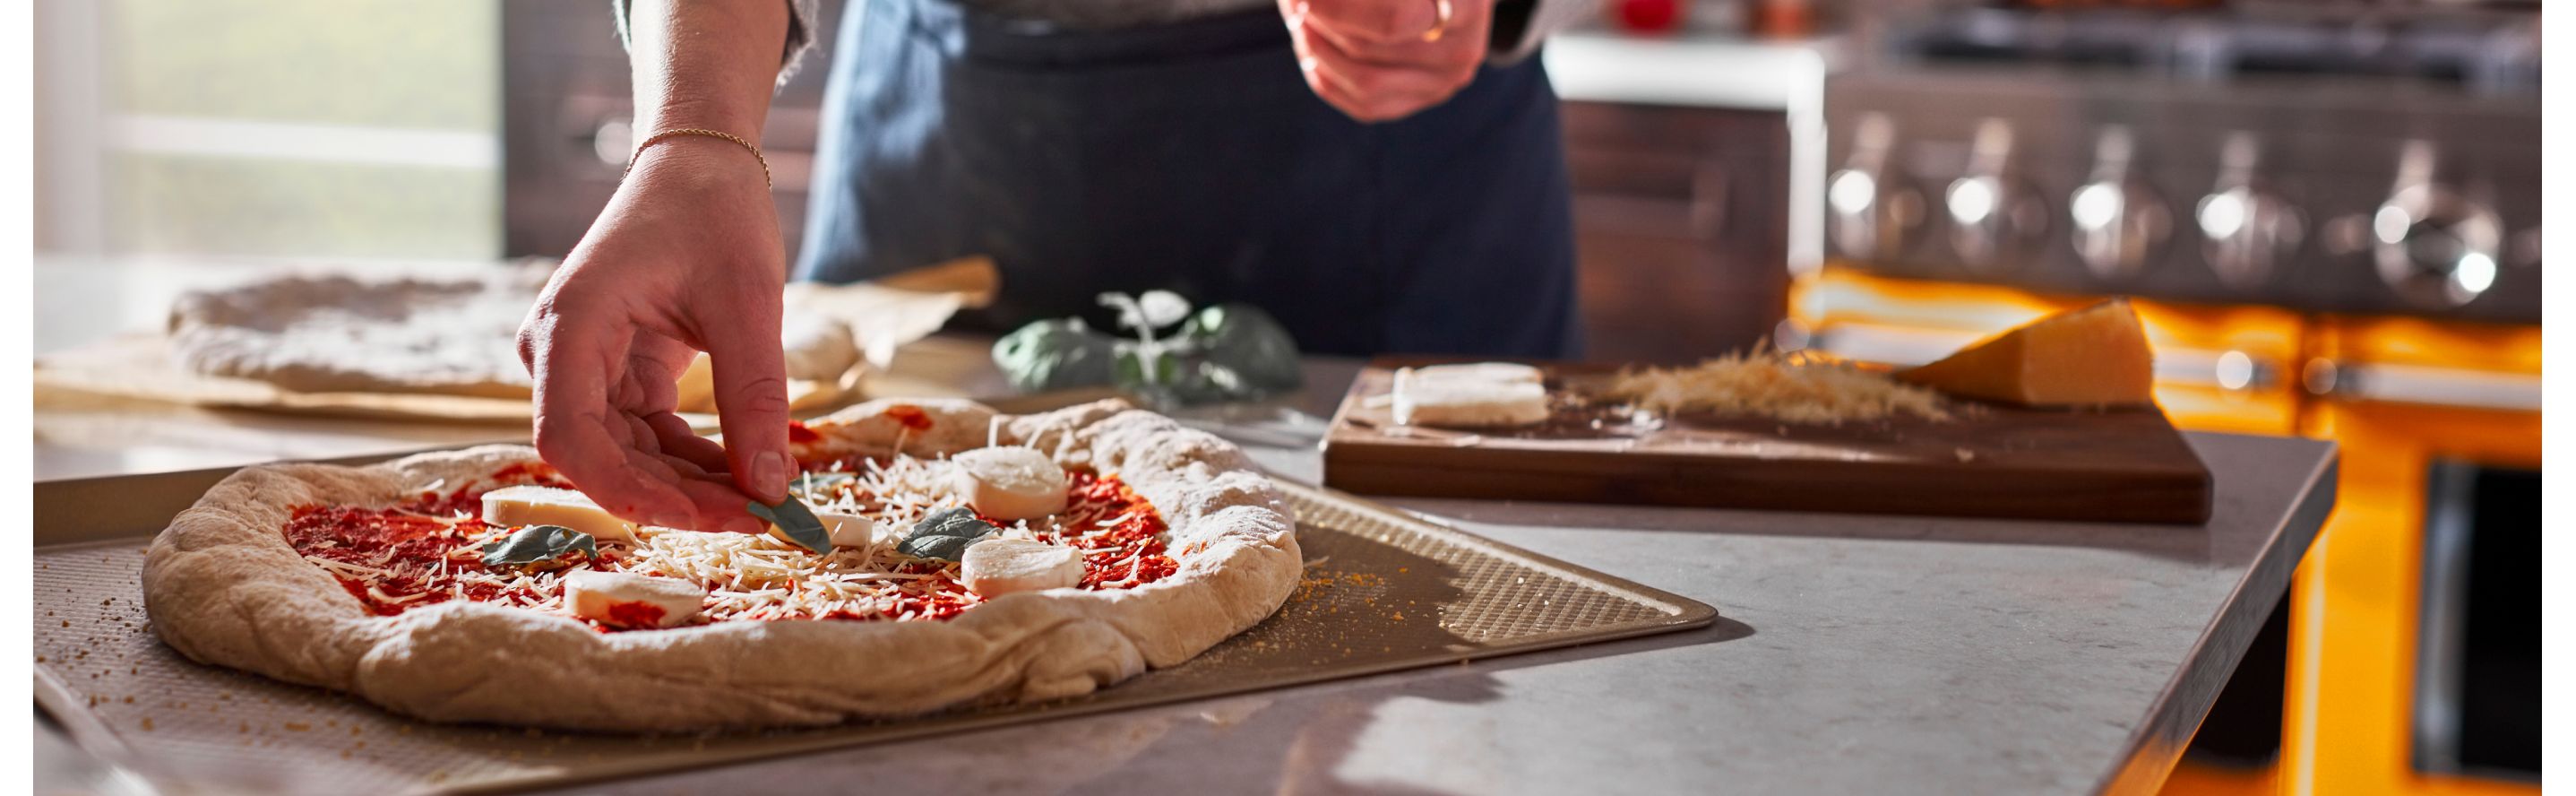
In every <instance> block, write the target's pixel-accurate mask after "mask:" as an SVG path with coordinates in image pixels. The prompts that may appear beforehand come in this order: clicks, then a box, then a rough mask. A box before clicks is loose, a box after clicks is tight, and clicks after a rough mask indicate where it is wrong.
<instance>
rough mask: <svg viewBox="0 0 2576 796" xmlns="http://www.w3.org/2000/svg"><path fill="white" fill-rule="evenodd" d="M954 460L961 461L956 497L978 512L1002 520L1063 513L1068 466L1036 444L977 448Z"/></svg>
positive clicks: (953, 459)
mask: <svg viewBox="0 0 2576 796" xmlns="http://www.w3.org/2000/svg"><path fill="white" fill-rule="evenodd" d="M950 460H951V461H954V462H956V463H957V475H956V481H955V487H956V489H957V493H958V495H959V496H960V497H964V498H965V499H966V503H967V504H968V505H971V506H974V507H975V511H976V512H977V513H979V514H982V515H984V516H987V517H991V518H993V519H997V520H1001V521H1003V522H1010V521H1012V520H1034V519H1038V518H1040V517H1045V516H1047V515H1050V514H1054V513H1056V512H1059V511H1063V510H1064V506H1065V501H1066V500H1067V498H1068V496H1067V491H1068V490H1070V489H1072V482H1071V481H1068V480H1067V479H1066V478H1065V477H1064V468H1062V467H1057V466H1056V464H1055V460H1054V459H1051V458H1047V455H1046V454H1045V453H1044V452H1042V451H1039V450H1038V449H1036V448H1028V447H1021V446H1016V445H1012V446H1003V447H995V448H976V449H974V450H970V451H964V452H961V453H958V454H957V455H956V456H953V457H951V458H950Z"/></svg>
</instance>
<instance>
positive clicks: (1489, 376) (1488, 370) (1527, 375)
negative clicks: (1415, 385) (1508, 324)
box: [1406, 362, 1546, 384]
mask: <svg viewBox="0 0 2576 796" xmlns="http://www.w3.org/2000/svg"><path fill="white" fill-rule="evenodd" d="M1406 371H1407V372H1409V373H1411V374H1412V375H1411V376H1410V378H1412V379H1413V380H1415V381H1424V382H1433V381H1474V382H1486V383H1503V384H1510V383H1515V382H1529V383H1531V384H1537V383H1539V382H1542V381H1545V380H1546V374H1544V373H1541V372H1539V369H1538V368H1534V367H1531V366H1528V365H1523V364H1520V363H1517V362H1469V363H1465V364H1460V365H1426V366H1423V367H1419V368H1407V369H1406Z"/></svg>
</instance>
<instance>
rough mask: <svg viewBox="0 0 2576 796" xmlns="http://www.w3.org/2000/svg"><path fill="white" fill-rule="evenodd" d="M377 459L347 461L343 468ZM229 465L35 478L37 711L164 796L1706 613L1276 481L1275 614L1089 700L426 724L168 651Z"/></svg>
mask: <svg viewBox="0 0 2576 796" xmlns="http://www.w3.org/2000/svg"><path fill="white" fill-rule="evenodd" d="M387 458H391V457H388V456H373V457H364V458H360V459H352V460H341V461H342V462H343V463H350V464H357V463H364V462H370V461H380V460H383V459H387ZM229 472H231V470H230V469H218V470H202V471H191V472H180V473H167V474H158V475H140V476H120V477H111V478H92V479H79V480H69V481H53V482H44V483H38V484H36V485H35V497H36V506H35V508H36V512H35V515H36V520H37V522H36V549H35V572H34V575H35V578H34V582H35V625H36V627H35V640H34V641H35V654H36V655H37V656H38V657H37V659H36V678H35V679H36V702H37V705H38V707H39V708H40V709H42V710H43V711H45V712H46V713H48V714H50V715H51V716H52V717H53V718H54V719H55V720H56V721H58V722H59V723H60V724H61V725H62V727H63V729H64V731H65V733H66V734H68V735H69V736H70V737H71V738H72V739H73V741H74V742H75V743H77V744H79V745H80V746H81V747H82V748H83V749H86V750H88V751H90V752H92V753H94V754H96V755H98V756H100V757H101V758H103V759H105V760H106V761H107V762H109V763H112V764H114V765H118V766H121V767H123V768H125V769H127V770H128V771H127V773H130V774H132V775H134V776H138V777H141V778H143V779H145V780H147V781H149V782H151V783H153V784H156V785H160V786H163V787H165V788H169V789H173V790H183V791H211V792H254V793H474V792H497V791H509V790H517V789H524V788H533V787H540V786H554V785H563V784H567V783H572V782H582V781H593V780H601V779H609V778H616V777H630V776H636V775H642V774H649V773H653V772H659V771H669V770H674V769H681V768H690V767H700V766H708V765H714V764H718V763H727V762H735V761H742V760H748V759H753V758H761V757H773V756H780V755H788V754H795V753H800V752H812V751H817V750H823V749H830V748H835V747H846V746H853V745H858V744H866V743H875V742H881V741H890V740H897V739H909V738H916V737H921V736H926V735H933V734H940V733H953V732H960V731H965V730H972V729H978V728H986V727H995V726H1000V725H1006V724H1016V723H1023V722H1033V721H1041V720H1046V719H1051V718H1057V717H1064V716H1076V715H1083V714H1090V713H1100V712H1104V711H1113V710H1121V709H1127V708H1136V707H1144V706H1149V705H1159V704H1165V703H1171V702H1180V701H1185V700H1197V699H1207V698H1211V697H1218V696H1223V695H1229V694H1237V693H1243V692H1248V691H1256V690H1261V689H1270V688H1279V687H1283V686H1291V685H1297V684H1301V683H1312V682H1317V681H1322V680H1331V679H1337V678H1347V677H1358V676H1362V675H1368V674H1375V673H1380V672H1387V671H1393V670H1398V669H1407V668H1414V667H1423V666H1433V665H1439V664H1447V663H1456V662H1459V661H1463V660H1469V659H1477V658H1488V657H1493V656H1497V655H1507V654H1512V653H1520V652H1529V651H1534V650H1542V649H1550V648H1556V647H1565V646H1572V645H1576V644H1587V643H1592V642H1599V641H1607V640H1611V639H1620V638H1629V637H1634V636H1642V635H1648V634H1654V633H1664V632H1671V631H1676V630H1684V629H1689V628H1696V627H1702V626H1706V625H1708V624H1709V623H1711V622H1712V621H1714V620H1715V619H1716V617H1717V611H1716V610H1715V609H1713V608H1711V607H1709V606H1708V605H1706V604H1703V603H1699V602H1695V601H1692V600H1688V599H1684V598H1681V597H1678V596H1675V595H1673V594H1670V593H1666V592H1663V591H1658V590H1655V589H1651V588H1647V587H1645V586H1641V585H1638V584H1635V583H1631V582H1629V581H1626V580H1623V579H1620V578H1616V577H1611V576H1609V575H1604V574H1602V573H1599V572H1594V571H1592V570H1589V569H1584V568H1582V567H1578V566H1574V565H1571V564H1567V563H1564V562H1562V561H1557V560H1555V559H1551V558H1547V557H1545V556H1540V555H1536V554H1533V553H1529V552H1527V551H1523V550H1519V549H1516V548H1513V547H1510V546H1507V545H1502V544H1498V543H1495V542H1493V541H1490V540H1487V539H1484V538H1481V537H1478V536H1474V535H1471V534H1467V533H1464V532H1460V531H1458V530H1455V529H1451V528H1447V527H1443V526H1441V525H1438V524H1434V523H1432V522H1428V521H1425V520H1423V519H1421V518H1418V517H1415V516H1413V515H1409V514H1406V513H1403V512H1400V511H1397V510H1394V509H1390V508H1387V507H1384V506H1380V505H1377V504H1374V503H1370V502H1367V501H1363V500H1360V499H1357V498H1353V497H1351V496H1348V495H1344V494H1341V493H1337V492H1331V491H1327V490H1323V489H1318V488H1315V487H1310V486H1304V485H1300V484H1295V483H1291V482H1286V481H1282V482H1281V483H1280V487H1281V488H1282V489H1283V490H1285V491H1286V493H1287V495H1288V497H1289V501H1290V503H1291V504H1292V505H1294V507H1295V508H1296V512H1297V520H1298V542H1299V544H1300V545H1301V546H1302V547H1303V549H1304V552H1305V555H1306V559H1307V571H1306V574H1305V577H1304V580H1303V582H1301V583H1300V584H1299V586H1298V588H1297V589H1296V592H1295V593H1294V594H1293V595H1292V596H1290V597H1289V599H1288V602H1287V604H1286V605H1285V606H1283V607H1282V608H1281V609H1280V610H1279V612H1278V613H1277V614H1276V615H1273V616H1272V617H1270V618H1269V619H1268V620H1265V621H1263V622H1262V623H1261V624H1259V625H1257V626H1255V627H1253V628H1252V629H1251V630H1249V631H1246V632H1245V633H1243V634H1241V635H1239V636H1236V637H1235V638H1232V639H1228V640H1227V641H1225V642H1224V643H1222V644H1219V645H1217V646H1216V647H1215V648H1214V649H1211V650H1209V651H1208V652H1207V653H1206V654H1204V655H1201V656H1199V657H1198V658H1195V659H1193V660H1191V661H1189V662H1187V663H1185V664H1182V665H1180V666H1177V667H1173V668H1170V669H1164V670H1158V671H1152V672H1148V673H1146V674H1144V675H1142V676H1140V677H1137V678H1136V679H1134V680H1130V681H1128V682H1126V683H1124V684H1121V685H1118V686H1115V687H1112V688H1108V689H1104V690H1102V691H1099V692H1097V693H1094V694H1091V695H1089V696H1084V697H1078V698H1073V699H1067V700H1059V701H1054V702H1048V703H1041V704H1033V705H1019V706H1010V707H1000V708H985V709H974V710H958V711H950V712H945V713H939V714H933V715H930V716H925V717H920V718H914V719H908V720H900V721H882V722H864V723H852V724H844V725H838V726H833V727H825V728H815V729H804V730H783V731H767V732H736V733H718V734H701V735H661V736H645V737H637V736H618V735H599V734H580V733H562V732H553V731H539V730H530V729H520V728H509V727H499V726H490V725H440V724H431V723H426V722H421V721H415V720H412V719H409V718H405V717H402V716H397V715H394V714H392V713H388V712H385V711H383V710H380V709H377V708H376V707H374V706H372V705H369V704H367V703H365V702H363V701H360V700H357V699H355V698H352V697H347V696H343V695H340V694H336V693H333V692H328V691H322V690H318V689H312V688H305V687H301V686H293V685H287V684H283V683H279V682H275V681H271V680H267V679H265V678H261V677H258V676H254V675H249V674H243V673H240V672H236V671H232V670H229V669H222V668H217V667H210V666H202V665H199V664H196V663H192V662H190V661H188V660H187V659H185V658H183V657H181V656H179V655H178V654H177V653H176V652H173V651H171V650H170V648H168V647H166V646H163V645H162V644H161V642H160V640H159V639H158V638H157V637H155V636H154V635H152V632H151V630H150V628H149V626H148V621H147V619H146V617H145V613H144V608H143V605H142V587H141V584H140V574H141V571H142V565H143V551H144V549H145V547H146V546H147V545H149V543H150V541H151V538H152V535H153V534H155V533H158V532H159V531H160V530H161V528H162V526H163V525H165V524H166V523H167V522H168V521H169V518H170V517H171V516H173V515H175V514H177V513H178V512H179V511H180V510H181V509H184V508H186V507H187V506H188V505H190V504H191V503H193V502H195V501H196V499H197V497H198V496H199V495H200V494H201V493H203V492H204V491H205V490H206V488H207V487H209V486H211V485H212V484H213V483H214V482H215V481H217V480H220V479H221V478H222V477H223V476H224V475H226V474H227V473H229Z"/></svg>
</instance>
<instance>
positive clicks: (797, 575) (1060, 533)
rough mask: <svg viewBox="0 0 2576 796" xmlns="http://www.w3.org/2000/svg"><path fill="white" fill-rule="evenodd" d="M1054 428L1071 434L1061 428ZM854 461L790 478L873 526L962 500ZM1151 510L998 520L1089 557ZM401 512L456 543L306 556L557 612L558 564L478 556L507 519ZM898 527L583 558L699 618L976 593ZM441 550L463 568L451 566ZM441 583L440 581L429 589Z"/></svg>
mask: <svg viewBox="0 0 2576 796" xmlns="http://www.w3.org/2000/svg"><path fill="white" fill-rule="evenodd" d="M997 430H998V429H997ZM1063 437H1065V438H1070V437H1071V434H1070V431H1069V430H1068V432H1067V433H1065V434H1064V435H1063ZM861 462H862V465H861V469H860V470H859V471H856V472H847V473H845V474H843V473H837V472H836V473H835V474H830V475H825V476H824V477H816V476H815V475H814V474H809V475H808V476H807V477H805V478H801V479H799V480H798V483H797V488H798V491H799V492H800V493H802V494H801V495H800V497H801V498H803V499H804V500H805V502H806V503H807V505H809V506H812V507H813V508H815V509H817V510H820V511H826V512H834V513H842V514H856V515H864V516H867V517H869V518H870V519H871V520H873V521H875V522H877V523H878V524H879V525H880V526H884V527H891V528H906V529H908V528H909V527H911V526H912V525H914V524H916V523H918V522H920V521H921V520H922V519H923V518H925V517H927V516H929V515H931V514H933V513H937V512H939V511H942V510H946V509H949V508H952V507H957V506H962V505H965V500H964V499H963V497H962V496H960V495H958V494H956V493H955V491H954V490H953V488H952V487H951V486H950V484H951V483H953V482H954V480H955V479H954V478H953V475H954V470H955V468H956V467H957V466H958V465H956V464H955V463H954V462H951V461H949V460H946V459H921V458H915V457H911V456H903V455H898V456H895V457H893V458H892V459H891V460H884V461H881V460H877V459H873V458H870V459H863V460H861ZM843 475H846V477H842V476H843ZM1150 512H1151V509H1150V508H1149V507H1140V506H1136V505H1133V504H1127V503H1117V502H1112V503H1092V502H1086V501H1074V502H1073V503H1072V505H1071V506H1070V507H1069V508H1068V509H1067V510H1066V511H1064V512H1062V513H1060V514H1057V515H1053V516H1049V517H1043V518H1039V519H1036V520H1022V521H1015V522H1012V523H1009V524H1007V525H1001V526H998V527H999V528H1000V530H1001V533H1002V535H1004V536H1007V537H1015V538H1023V539H1032V540H1037V541H1042V542H1046V543H1049V544H1058V545H1065V546H1068V547H1073V548H1075V549H1077V550H1081V551H1082V552H1083V553H1084V554H1085V555H1086V556H1089V555H1092V554H1099V553H1103V552H1105V551H1119V550H1120V547H1121V546H1120V543H1118V542H1117V541H1115V540H1114V539H1112V540H1105V541H1094V540H1093V539H1092V537H1094V536H1095V535H1103V536H1105V534H1104V532H1106V531H1109V530H1111V529H1114V528H1117V527H1119V526H1120V525H1122V524H1124V523H1128V522H1131V521H1134V520H1137V519H1140V518H1146V517H1149V516H1150ZM411 516H414V517H423V518H426V519H431V520H435V521H438V522H441V523H444V524H446V525H447V526H448V527H449V529H450V530H449V531H448V532H449V533H452V534H456V538H458V539H459V540H460V541H461V543H460V544H456V545H455V546H454V547H451V548H448V549H447V551H446V552H445V553H444V554H443V555H439V556H436V557H435V560H434V561H410V562H405V563H404V564H401V565H395V566H394V567H393V568H390V569H389V568H386V567H381V566H367V565H363V564H355V563H349V562H347V561H339V560H333V559H329V558H324V557H321V556H312V555H308V556H305V558H306V560H308V561H311V562H313V563H314V564H315V565H317V566H320V567H323V568H324V569H325V570H327V571H330V572H331V573H333V574H334V575H336V576H339V577H340V578H342V579H343V581H344V582H347V583H349V585H350V586H351V588H353V589H359V590H361V591H363V592H364V593H365V594H366V596H369V597H372V598H374V599H375V600H377V601H379V602H381V603H383V604H386V605H393V606H402V605H406V604H411V603H416V602H417V601H420V600H424V599H428V598H430V597H432V596H437V597H440V598H442V599H457V600H466V599H472V600H480V601H484V602H490V603H496V604H502V605H511V606H517V607H522V608H528V609H532V610H538V611H549V612H562V611H564V610H566V606H565V605H564V602H563V582H562V575H561V573H560V572H556V571H542V570H536V569H518V570H500V571H494V570H487V569H484V568H482V567H481V566H480V565H479V560H480V557H481V553H480V551H481V549H482V547H483V545H484V544H486V543H489V542H493V541H496V540H499V539H502V538H505V537H507V536H508V535H509V534H510V533H512V532H513V531H514V530H516V529H515V528H510V527H501V526H489V525H484V524H482V523H481V522H477V521H474V520H475V518H474V517H472V516H471V513H470V512H460V513H458V514H457V516H454V517H436V516H426V515H421V514H413V515H411ZM900 536H901V534H885V535H884V538H880V539H878V540H876V541H875V542H874V543H872V544H870V545H869V546H867V547H864V548H851V547H845V548H836V549H833V550H831V551H829V552H826V553H822V554H816V553H813V552H810V551H807V550H805V549H803V548H800V547H796V546H794V545H792V544H789V543H787V542H783V541H780V540H778V539H776V538H773V537H770V536H767V535H750V534H736V533H722V532H697V531H684V530H672V529H649V528H648V529H647V530H646V532H645V535H644V536H643V537H642V538H641V539H640V540H639V541H636V542H634V543H626V542H618V541H610V540H605V539H603V540H599V551H600V555H599V558H598V559H597V560H596V561H593V562H590V563H589V564H586V565H584V566H592V567H596V568H599V569H606V570H612V571H622V572H630V573H636V574H642V575H650V576H656V577H665V578H674V579H678V580H684V581H689V582H692V583H696V584H699V585H700V586H702V587H705V588H706V589H708V597H707V602H706V605H705V608H704V610H703V611H702V612H701V615H702V616H703V617H705V619H706V620H707V621H722V620H729V619H814V618H827V617H855V618H869V617H886V618H897V619H909V618H920V617H923V616H927V615H930V614H928V613H926V612H925V610H924V606H925V605H929V604H930V603H927V602H925V600H926V599H935V600H937V601H938V603H939V604H940V605H944V606H947V607H946V608H944V609H942V610H949V611H953V610H955V609H956V608H957V607H958V606H966V605H973V604H974V603H976V602H978V598H977V597H976V596H975V595H974V594H973V593H972V592H970V591H968V590H966V589H965V588H964V587H963V586H962V584H960V582H959V577H960V573H959V568H958V567H959V565H958V564H956V563H953V562H942V561H936V560H924V559H916V558H913V557H911V556H907V555H904V554H902V553H900V552H897V551H896V549H895V545H896V544H897V542H898V538H899V537H900ZM1153 538H1154V539H1157V540H1159V539H1161V538H1162V537H1161V536H1159V535H1158V536H1155V537H1153ZM1086 542H1091V543H1088V544H1087V543H1086ZM1157 549H1159V548H1157ZM1144 552H1145V550H1144V549H1143V548H1141V547H1140V548H1137V549H1132V550H1126V551H1124V554H1123V555H1119V557H1118V559H1117V562H1116V566H1115V567H1114V568H1113V569H1112V570H1110V571H1113V572H1115V571H1123V572H1125V577H1124V578H1121V579H1119V580H1117V581H1115V582H1106V583H1101V584H1100V587H1102V588H1115V587H1123V586H1130V585H1134V584H1136V583H1137V582H1139V580H1140V579H1141V573H1143V572H1145V571H1146V568H1145V567H1144V566H1142V565H1141V563H1140V562H1141V561H1142V559H1143V558H1144V555H1143V554H1144ZM450 559H454V560H455V561H456V562H458V563H460V564H464V565H463V566H455V567H451V566H449V564H450ZM378 563H380V564H381V563H387V562H385V561H382V560H380V561H379V562H378ZM441 585H445V586H447V588H443V589H442V588H438V587H439V586H441Z"/></svg>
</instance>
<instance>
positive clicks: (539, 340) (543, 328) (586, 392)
mask: <svg viewBox="0 0 2576 796" xmlns="http://www.w3.org/2000/svg"><path fill="white" fill-rule="evenodd" d="M564 305H565V302H564V301H563V300H562V297H561V296H558V295H556V294H553V293H549V294H548V295H547V296H545V297H544V298H543V299H541V300H540V301H539V302H538V306H537V310H536V312H535V313H534V314H533V315H532V316H531V317H530V318H529V320H528V322H527V323H526V324H525V325H524V326H523V327H522V330H523V331H522V335H521V337H522V339H523V340H524V341H525V345H524V347H525V349H526V351H527V353H526V354H525V356H526V357H527V358H528V360H529V373H530V375H532V376H534V377H535V382H536V412H537V417H536V423H535V433H536V445H537V454H538V455H539V456H542V457H544V458H545V460H546V462H547V463H549V464H552V465H554V466H555V469H557V470H560V471H562V472H563V474H564V477H566V478H569V479H571V480H572V482H573V485H574V486H576V487H578V488H580V489H581V491H582V492H583V493H584V494H587V495H589V496H590V498H591V500H593V501H595V502H597V503H598V504H599V505H600V507H601V508H604V509H607V510H608V511H609V513H611V514H616V515H618V516H620V517H625V518H627V519H630V520H638V521H643V522H650V523H653V524H656V525H673V524H675V523H677V524H685V523H687V522H689V520H690V518H691V516H692V515H694V514H695V513H696V512H695V509H694V507H693V505H692V501H690V500H689V499H688V498H687V497H686V496H685V495H683V494H681V492H680V491H679V490H678V489H677V488H675V487H674V486H673V485H672V484H671V483H669V482H667V481H662V482H657V481H655V480H653V479H652V478H650V477H649V475H648V474H647V472H646V471H642V470H638V469H636V468H634V467H632V466H631V459H632V457H631V456H630V454H634V453H638V451H635V450H633V449H632V448H631V447H629V446H626V445H623V444H620V440H619V438H620V437H622V436H624V427H623V426H624V424H623V422H622V421H621V420H618V419H617V416H618V414H619V413H618V412H617V411H616V410H614V409H613V408H612V407H611V406H610V405H609V396H608V384H609V379H610V378H611V377H612V373H613V372H614V370H615V369H617V368H619V366H620V365H621V364H622V362H623V360H624V359H625V354H626V352H625V348H626V340H627V330H626V329H624V328H622V325H621V324H615V323H606V322H602V321H601V320H600V319H597V318H584V317H582V313H581V312H579V311H577V308H575V307H566V306H564Z"/></svg>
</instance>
